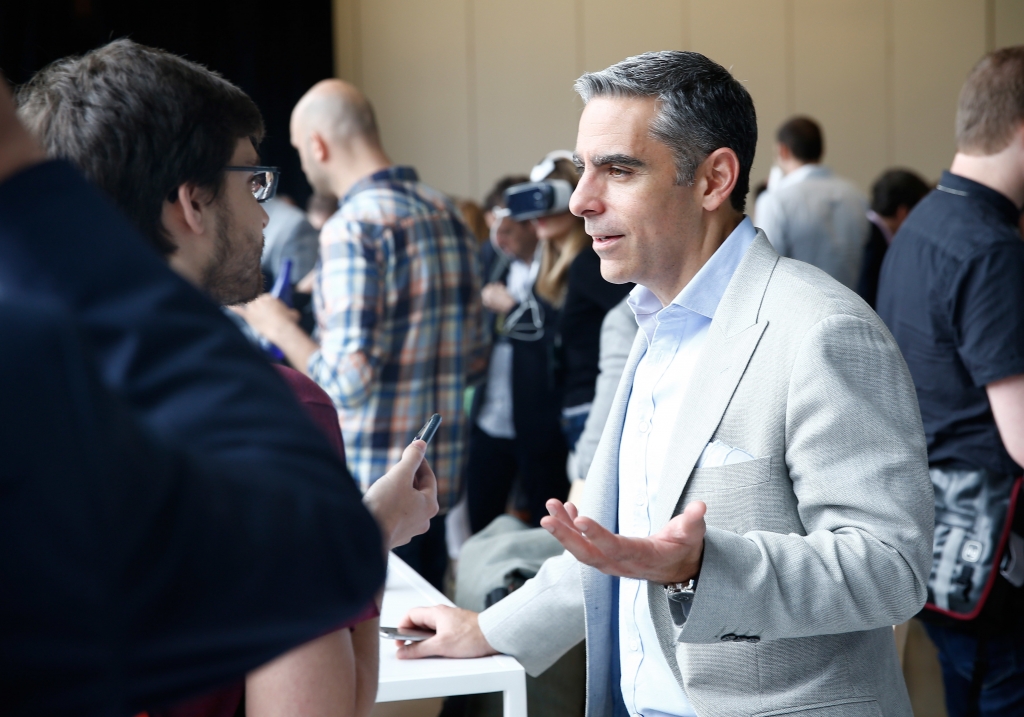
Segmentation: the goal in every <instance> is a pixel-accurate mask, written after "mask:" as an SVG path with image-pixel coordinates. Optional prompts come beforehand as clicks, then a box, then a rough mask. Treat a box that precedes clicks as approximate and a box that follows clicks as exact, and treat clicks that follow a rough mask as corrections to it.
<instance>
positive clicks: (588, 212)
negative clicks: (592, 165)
mask: <svg viewBox="0 0 1024 717" xmlns="http://www.w3.org/2000/svg"><path fill="white" fill-rule="evenodd" d="M591 176H592V175H591ZM602 210H603V209H602V205H601V200H600V196H599V193H598V187H597V182H596V181H594V180H591V179H588V177H587V174H586V173H584V174H583V176H582V177H580V181H579V184H577V185H576V190H575V191H574V192H573V193H572V196H571V197H570V198H569V211H570V212H572V213H573V214H575V215H576V216H578V217H586V216H593V215H594V214H600V213H601V211H602Z"/></svg>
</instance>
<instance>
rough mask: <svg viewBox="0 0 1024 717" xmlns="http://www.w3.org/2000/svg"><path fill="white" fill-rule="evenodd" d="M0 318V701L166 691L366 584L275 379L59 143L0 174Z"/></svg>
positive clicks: (347, 504)
mask: <svg viewBox="0 0 1024 717" xmlns="http://www.w3.org/2000/svg"><path fill="white" fill-rule="evenodd" d="M55 206H57V207H59V208H60V209H59V211H54V210H53V207H55ZM0 336H3V337H4V344H3V345H4V350H3V351H0V395H2V396H3V400H2V401H0V425H3V427H4V428H3V430H2V431H0V455H2V456H3V464H2V466H3V467H2V468H0V545H3V546H6V548H5V549H4V550H2V551H0V576H3V589H0V694H2V695H3V709H4V713H5V714H22V713H25V714H51V713H66V714H134V713H137V712H139V711H141V710H145V709H149V708H152V707H157V706H159V705H162V704H171V703H174V702H176V701H178V700H180V699H183V698H186V697H188V696H190V695H195V694H199V693H202V692H204V691H208V690H211V689H213V688H216V687H218V686H221V685H224V684H227V683H229V682H231V681H232V680H234V679H237V678H239V677H241V676H242V675H244V674H245V673H246V672H248V671H249V670H251V669H253V668H254V667H256V666H258V665H261V664H263V663H265V662H267V661H268V660H269V659H271V658H272V657H274V656H276V655H278V654H280V653H282V652H284V651H285V650H287V649H289V648H291V647H293V646H295V645H297V644H299V643H302V642H305V641H307V640H309V639H312V638H314V637H316V636H318V635H322V634H324V633H325V632H327V631H329V630H331V629H335V628H336V627H337V626H338V625H341V624H344V623H345V622H346V621H348V620H350V619H352V618H353V617H355V616H356V615H358V614H359V613H361V612H362V611H363V609H364V608H365V606H366V604H367V602H368V601H369V600H370V599H372V597H373V595H374V594H375V592H376V591H377V589H378V588H379V587H380V585H381V584H382V583H383V579H384V555H383V551H382V550H381V536H380V533H379V531H378V529H377V526H376V523H375V522H374V520H373V518H372V517H371V516H370V514H369V512H368V511H367V510H366V508H365V507H364V506H363V503H362V496H361V495H360V494H359V490H358V489H357V488H356V487H355V485H354V483H353V481H352V479H351V476H350V475H349V474H348V471H347V470H346V469H345V465H344V463H343V462H342V461H341V460H340V459H339V457H338V455H337V453H336V452H335V451H334V449H332V448H331V446H330V445H329V444H328V442H327V441H326V440H325V439H324V438H323V436H322V435H321V433H320V432H319V431H318V430H317V429H316V428H315V426H314V425H313V423H312V422H311V421H310V419H309V418H308V417H307V415H306V414H305V412H304V411H303V410H302V408H301V407H300V406H299V405H298V403H297V402H296V401H295V398H294V397H293V396H292V394H291V391H289V389H288V387H287V385H286V384H285V383H284V381H282V380H281V378H280V377H279V376H278V375H277V374H276V372H275V371H274V370H273V369H272V368H271V367H270V366H269V365H268V364H267V362H266V361H264V360H263V359H262V358H261V357H260V356H259V355H258V354H257V353H256V352H255V351H254V350H253V349H252V348H251V347H250V346H249V345H248V344H247V343H246V341H245V339H244V338H243V337H242V336H241V334H240V333H239V332H238V331H237V330H236V329H235V328H234V326H232V324H231V323H230V322H229V321H228V320H227V319H226V318H225V317H224V316H223V315H221V313H220V311H219V310H218V309H217V307H215V306H214V305H213V304H211V303H210V302H209V300H207V299H206V298H205V297H203V296H202V295H201V294H200V293H199V292H198V291H196V290H195V289H194V288H193V287H191V286H190V285H189V284H188V283H186V282H185V281H183V280H182V279H181V278H180V277H178V276H176V275H175V274H173V273H172V272H171V271H170V269H168V267H167V266H166V264H165V263H164V262H163V261H162V260H161V259H160V257H158V256H157V255H156V253H155V252H153V251H152V250H151V249H149V248H148V247H147V246H146V244H145V242H144V240H143V239H142V238H141V237H140V236H139V235H138V233H137V232H136V231H135V230H133V229H132V228H131V227H130V226H129V224H128V222H127V221H126V220H125V219H124V218H122V217H121V216H120V215H119V214H117V212H115V211H114V210H113V208H112V207H111V205H110V203H109V202H108V201H107V200H106V199H105V198H103V197H101V196H100V195H99V193H98V192H97V191H96V190H95V189H93V188H91V187H89V186H88V185H87V184H86V183H85V182H84V181H83V180H82V179H81V177H80V176H79V175H78V174H77V173H76V172H74V171H73V170H72V169H71V168H70V166H68V165H67V164H66V163H63V162H50V163H46V164H43V165H39V166H37V167H33V168H30V169H28V170H26V171H24V172H21V173H20V174H18V175H16V176H14V177H12V178H10V179H9V180H7V181H5V182H3V183H2V184H0ZM300 558H301V559H300Z"/></svg>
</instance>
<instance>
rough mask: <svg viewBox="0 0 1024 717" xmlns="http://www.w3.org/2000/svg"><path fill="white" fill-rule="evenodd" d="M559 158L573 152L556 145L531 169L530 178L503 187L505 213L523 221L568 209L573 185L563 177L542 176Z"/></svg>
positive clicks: (547, 173)
mask: <svg viewBox="0 0 1024 717" xmlns="http://www.w3.org/2000/svg"><path fill="white" fill-rule="evenodd" d="M560 159H568V160H569V161H572V152H570V151H568V150H565V149H556V150H555V151H554V152H550V153H548V155H547V156H546V157H544V159H542V160H541V161H540V163H539V164H538V165H536V166H535V167H534V168H533V169H532V170H530V181H529V182H524V183H522V184H514V185H512V186H511V187H509V188H508V189H506V190H505V207H506V208H507V212H508V213H507V215H506V216H508V217H510V218H512V219H515V220H516V221H519V222H522V221H526V220H527V219H537V218H538V217H548V216H552V215H554V214H564V213H565V212H567V211H569V198H570V197H571V196H572V185H571V184H570V183H569V182H567V181H565V180H564V179H545V177H547V176H548V175H549V174H551V172H553V171H554V169H555V162H557V161H558V160H560Z"/></svg>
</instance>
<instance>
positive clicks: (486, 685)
mask: <svg viewBox="0 0 1024 717" xmlns="http://www.w3.org/2000/svg"><path fill="white" fill-rule="evenodd" d="M451 604H452V603H451V602H450V601H449V600H448V598H446V597H445V596H444V595H442V594H441V593H440V592H438V591H437V590H435V589H434V587H433V586H432V585H431V584H430V583H428V582H427V581H426V580H424V579H423V578H422V577H420V575H419V574H418V573H417V572H416V571H415V570H413V569H412V568H410V567H409V566H408V565H407V564H406V563H405V562H404V561H403V560H402V559H401V558H398V557H396V556H395V555H391V556H390V558H389V559H388V579H387V584H386V586H385V588H384V605H383V606H382V607H381V616H380V624H381V625H387V626H389V627H394V626H395V625H397V624H398V620H399V619H400V618H401V617H402V616H403V615H405V613H406V612H408V611H409V609H410V608H414V607H424V606H428V605H451ZM395 652H396V646H395V643H394V641H392V640H381V641H380V684H379V687H378V688H377V701H378V702H397V701H398V700H418V699H424V698H427V697H447V696H449V695H471V694H478V693H482V692H501V693H503V698H504V705H505V717H526V672H525V671H524V670H523V667H522V665H520V664H519V663H518V662H517V661H516V660H515V658H512V657H509V656H507V655H492V656H490V657H478V658H474V659H469V660H453V659H448V658H426V659H423V660H399V659H398V658H397V657H395Z"/></svg>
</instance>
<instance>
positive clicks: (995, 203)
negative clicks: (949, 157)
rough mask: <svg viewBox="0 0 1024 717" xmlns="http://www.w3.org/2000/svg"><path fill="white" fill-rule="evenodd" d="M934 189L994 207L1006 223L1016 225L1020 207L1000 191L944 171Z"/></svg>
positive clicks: (1018, 219)
mask: <svg viewBox="0 0 1024 717" xmlns="http://www.w3.org/2000/svg"><path fill="white" fill-rule="evenodd" d="M936 189H937V190H938V191H940V192H943V193H945V194H949V195H953V196H958V197H970V198H971V199H975V200H977V201H979V202H981V203H982V204H987V205H988V206H990V207H991V208H992V209H994V210H995V211H996V212H997V213H998V214H999V215H1000V217H1001V218H1002V219H1004V220H1005V221H1006V222H1007V223H1008V224H1013V225H1016V224H1017V222H1018V221H1020V209H1019V208H1018V207H1017V205H1016V204H1014V203H1013V200H1012V199H1010V198H1009V197H1008V196H1006V195H1005V194H1003V193H1002V192H997V191H996V190H995V189H992V188H991V187H986V186H985V185H984V184H981V183H979V182H975V181H974V180H973V179H968V178H967V177H961V176H960V175H959V174H953V173H952V172H949V171H945V172H943V173H942V179H940V180H939V185H938V186H937V187H936Z"/></svg>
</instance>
